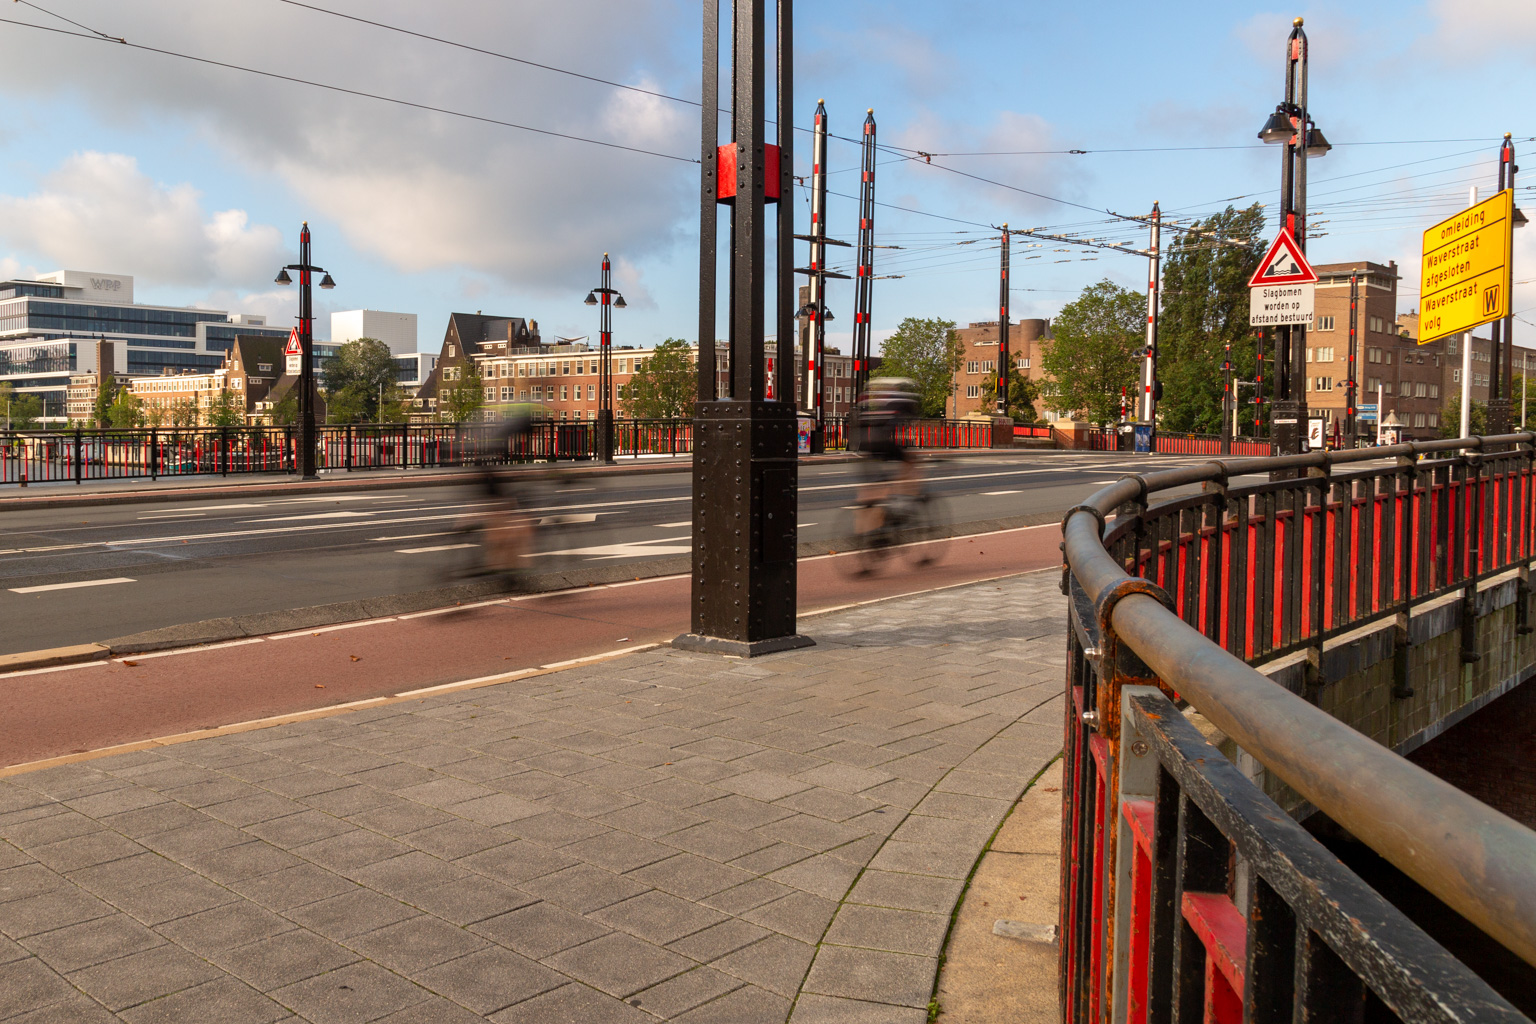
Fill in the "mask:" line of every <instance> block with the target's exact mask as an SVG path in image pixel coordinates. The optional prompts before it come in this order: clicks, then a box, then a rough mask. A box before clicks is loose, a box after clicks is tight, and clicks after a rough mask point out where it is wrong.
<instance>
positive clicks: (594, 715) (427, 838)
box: [0, 572, 1066, 1024]
mask: <svg viewBox="0 0 1536 1024" xmlns="http://www.w3.org/2000/svg"><path fill="white" fill-rule="evenodd" d="M1058 580H1059V576H1058V575H1057V574H1056V573H1054V572H1039V573H1032V574H1029V575H1025V576H1020V577H1015V578H1013V579H1011V580H1007V581H1003V582H1000V583H985V584H977V585H974V586H968V587H963V588H956V589H952V590H947V591H942V592H938V593H933V594H927V595H922V596H919V597H914V598H905V599H900V600H895V601H889V602H884V603H881V604H875V605H869V606H865V607H861V608H856V609H850V610H847V611H844V612H840V613H832V614H829V615H824V616H819V617H815V618H810V619H806V620H803V621H802V629H803V630H804V631H805V632H806V633H808V634H809V635H811V636H813V637H814V638H815V639H816V641H817V646H815V647H812V648H808V649H805V650H801V651H795V652H790V653H786V654H781V655H775V656H772V657H768V658H763V659H760V660H755V661H751V662H743V661H737V660H727V659H721V658H718V657H709V656H704V655H696V654H687V653H682V652H677V651H672V650H656V651H648V652H642V653H639V654H635V655H630V656H627V657H624V658H620V659H616V660H613V661H608V662H604V663H602V664H598V665H595V666H591V667H585V668H576V669H571V670H568V671H564V672H560V673H556V674H552V675H546V676H541V677H537V678H531V679H526V680H522V681H516V682H510V683H505V684H499V685H496V686H491V687H485V688H481V689H475V690H468V691H463V692H460V693H457V694H450V695H444V696H437V697H432V698H428V699H425V700H420V701H411V702H408V703H397V704H390V705H386V706H381V707H374V708H369V709H365V710H360V711H357V712H354V713H350V714H343V715H337V716H334V717H330V718H324V719H317V720H311V721H304V722H298V723H293V724H288V725H282V726H277V727H273V728H270V729H262V730H257V731H252V732H244V733H239V734H234V735H228V736H221V737H217V738H213V739H205V740H198V741H195V742H190V743H183V744H178V745H173V746H167V747H162V748H157V749H155V750H153V751H144V752H138V753H131V754H121V755H116V756H113V757H107V758H102V759H98V760H93V761H87V762H82V763H78V764H71V765H64V766H59V767H54V768H49V769H44V770H41V771H36V772H31V773H27V774H21V775H16V776H13V777H11V778H8V779H3V780H0V934H3V936H4V937H3V938H0V1020H3V1021H12V1020H16V1021H26V1022H28V1024H42V1022H45V1021H59V1022H64V1021H67V1022H70V1024H91V1022H95V1021H113V1020H122V1021H130V1022H151V1021H167V1022H170V1021H178V1022H179V1021H195V1022H198V1024H224V1022H228V1024H245V1022H250V1024H268V1022H274V1021H299V1020H305V1021H313V1022H316V1024H332V1022H337V1024H340V1022H353V1021H359V1022H360V1021H376V1020H382V1021H388V1022H390V1024H408V1022H422V1024H425V1022H431V1024H455V1022H458V1021H475V1020H482V1019H488V1020H492V1021H497V1022H508V1024H511V1022H518V1024H522V1022H529V1024H532V1022H538V1024H557V1022H565V1021H569V1022H581V1024H601V1022H636V1024H638V1022H654V1021H656V1020H658V1019H660V1020H668V1021H680V1022H686V1024H705V1022H722V1024H754V1022H759V1021H761V1022H775V1024H777V1022H783V1021H786V1020H791V1021H793V1022H794V1024H830V1022H849V1024H862V1022H870V1024H874V1022H879V1024H909V1022H910V1024H919V1022H923V1021H925V1020H926V1019H927V1010H926V1007H927V1004H928V1000H929V998H930V996H931V994H932V990H933V980H934V972H935V970H936V967H937V963H938V955H939V953H940V949H941V946H942V944H943V942H944V937H945V934H946V931H947V929H948V927H949V920H950V914H951V911H952V910H953V908H954V905H955V901H956V899H957V897H958V896H959V895H960V892H961V889H962V887H963V886H964V884H965V879H966V877H967V875H968V874H969V872H970V871H971V868H972V866H973V865H974V863H975V862H976V859H977V857H978V856H979V855H980V853H981V851H982V849H983V848H984V846H985V844H986V843H987V841H988V839H989V837H990V836H991V835H992V834H993V832H994V831H995V830H996V828H997V826H998V823H999V822H1000V821H1001V820H1002V817H1003V815H1004V814H1005V813H1006V812H1007V811H1008V808H1009V807H1010V806H1011V805H1012V804H1013V802H1014V801H1015V800H1016V799H1017V798H1018V796H1019V794H1020V792H1021V791H1022V789H1023V788H1024V786H1025V784H1026V783H1027V782H1028V781H1029V779H1030V778H1031V777H1033V776H1034V775H1035V774H1036V773H1037V772H1038V771H1039V770H1040V769H1041V767H1043V766H1044V765H1045V764H1046V763H1047V762H1048V761H1049V760H1050V759H1051V757H1053V756H1054V755H1055V753H1056V752H1057V750H1059V748H1060V746H1061V724H1060V714H1061V703H1060V700H1059V696H1060V693H1061V689H1062V676H1063V669H1062V664H1063V658H1064V653H1065V645H1064V630H1065V622H1066V616H1065V609H1064V606H1063V601H1062V598H1061V596H1060V594H1059V592H1058V591H1057V589H1056V587H1057V583H1058ZM209 683H210V685H217V680H210V681H209Z"/></svg>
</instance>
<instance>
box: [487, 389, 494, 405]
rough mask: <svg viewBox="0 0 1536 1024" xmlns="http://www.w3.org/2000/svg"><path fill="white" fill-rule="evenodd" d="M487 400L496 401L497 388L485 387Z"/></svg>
mask: <svg viewBox="0 0 1536 1024" xmlns="http://www.w3.org/2000/svg"><path fill="white" fill-rule="evenodd" d="M485 400H486V401H487V402H494V401H496V389H495V388H486V389H485Z"/></svg>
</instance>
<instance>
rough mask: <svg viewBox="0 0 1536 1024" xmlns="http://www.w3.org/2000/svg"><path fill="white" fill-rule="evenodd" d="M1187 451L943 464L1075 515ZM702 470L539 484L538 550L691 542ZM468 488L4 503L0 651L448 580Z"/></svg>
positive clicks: (553, 565)
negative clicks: (1086, 503)
mask: <svg viewBox="0 0 1536 1024" xmlns="http://www.w3.org/2000/svg"><path fill="white" fill-rule="evenodd" d="M1184 461H1186V460H1182V459H1180V458H1178V457H1172V456H1158V457H1152V458H1150V459H1149V458H1148V457H1146V456H1141V457H1135V456H1125V455H1120V454H1115V453H1054V452H1042V453H1019V454H1018V455H1016V456H1006V457H992V458H973V459H955V460H952V461H948V462H938V463H933V464H930V466H929V472H930V480H931V486H932V488H933V490H934V491H935V492H936V493H938V494H939V495H941V496H942V497H943V499H944V501H943V505H944V507H945V509H946V515H947V516H948V518H949V519H950V520H951V521H953V522H959V523H964V522H977V521H983V520H994V519H1006V518H1010V517H1016V516H1022V515H1028V514H1041V513H1047V514H1049V513H1059V512H1061V511H1064V510H1065V509H1067V508H1069V507H1070V506H1072V505H1073V504H1076V503H1077V502H1078V501H1081V500H1082V499H1083V498H1084V497H1085V496H1087V495H1088V494H1089V493H1090V492H1092V491H1094V490H1096V489H1097V487H1098V486H1100V485H1102V484H1104V483H1107V482H1110V481H1112V480H1114V479H1115V478H1116V477H1118V476H1120V475H1122V474H1123V473H1126V472H1132V471H1135V472H1145V471H1147V470H1148V469H1151V468H1162V467H1167V466H1172V465H1178V464H1181V463H1183V462H1184ZM862 469H863V467H861V466H858V465H850V464H841V465H821V466H808V467H803V468H802V470H801V474H800V503H799V516H800V518H799V528H800V532H799V537H800V539H801V540H802V541H808V540H809V541H817V540H820V541H828V542H831V541H834V540H835V538H838V537H840V536H843V535H845V534H846V532H847V530H848V529H849V517H850V515H851V513H850V512H849V511H848V508H847V506H848V505H849V504H850V503H851V502H852V500H853V496H854V494H855V492H856V491H857V489H858V487H859V485H860V480H861V472H862ZM689 491H690V477H689V474H688V472H687V471H686V470H684V471H681V472H678V473H675V474H673V473H667V474H655V475H635V476H618V477H612V478H603V479H591V478H587V479H570V480H562V479H561V478H559V477H558V476H555V477H553V478H551V479H550V480H548V481H546V482H544V483H541V484H539V485H538V486H537V489H536V491H535V492H534V494H533V499H534V500H533V507H534V508H535V509H536V510H537V511H538V512H539V513H540V515H541V518H542V526H541V529H540V531H539V535H540V547H541V552H540V554H539V556H538V561H539V564H540V565H541V566H542V567H544V568H547V569H549V570H550V571H558V570H569V569H573V568H582V567H595V566H603V565H617V564H623V563H625V562H630V561H644V560H652V559H656V558H659V557H664V556H668V555H680V554H685V553H687V552H688V550H689V544H690V540H689V537H690V515H691V512H690V495H689ZM484 501H485V497H484V495H483V494H482V493H480V492H478V491H477V490H476V489H475V488H473V487H469V486H455V487H441V488H415V489H401V490H398V491H370V492H365V493H357V494H330V495H319V496H295V497H253V498H235V499H219V500H198V499H185V500H180V501H167V502H164V503H143V504H133V505H120V506H111V505H107V506H94V507H88V508H79V509H65V510H61V509H50V510H22V511H15V512H5V511H3V503H0V623H3V627H0V653H12V652H17V651H29V650H37V649H41V648H49V647H58V646H63V645H67V644H79V643H89V642H97V641H102V640H106V639H110V638H114V637H122V636H128V635H131V634H136V633H140V632H143V631H146V630H152V629H158V628H161V627H166V626H174V625H179V624H183V623H189V622H199V621H203V620H207V619H213V618H220V617H224V616H236V615H250V614H256V613H262V612H272V611H279V610H284V609H291V608H299V607H308V606H312V605H323V604H330V603H334V602H342V601H354V600H361V599H367V598H377V597H384V596H388V595H392V594H401V593H412V592H417V591H422V590H430V589H433V588H436V587H440V586H443V585H444V584H445V583H446V582H449V581H450V571H451V568H452V567H453V566H454V565H455V564H456V563H457V562H459V561H460V560H462V559H463V558H464V557H465V552H464V551H463V550H461V549H459V548H458V547H457V546H456V543H455V542H456V541H457V540H459V539H460V538H456V537H454V536H453V533H452V531H453V529H454V526H455V524H456V523H457V522H460V521H461V520H462V519H463V517H465V516H466V515H471V514H473V513H474V512H475V511H476V510H477V509H478V508H481V507H484V506H483V502H484Z"/></svg>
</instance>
